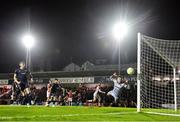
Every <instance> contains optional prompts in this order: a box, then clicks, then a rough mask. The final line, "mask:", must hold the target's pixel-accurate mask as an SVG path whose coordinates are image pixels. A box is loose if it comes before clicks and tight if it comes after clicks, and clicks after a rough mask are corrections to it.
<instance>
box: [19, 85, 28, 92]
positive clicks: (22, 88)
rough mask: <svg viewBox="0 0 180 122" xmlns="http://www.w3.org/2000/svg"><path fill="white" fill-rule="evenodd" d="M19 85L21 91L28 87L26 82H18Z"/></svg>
mask: <svg viewBox="0 0 180 122" xmlns="http://www.w3.org/2000/svg"><path fill="white" fill-rule="evenodd" d="M19 86H20V89H21V91H24V90H25V89H26V88H29V85H28V83H20V84H19Z"/></svg>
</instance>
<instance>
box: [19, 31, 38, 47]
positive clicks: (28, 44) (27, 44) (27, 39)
mask: <svg viewBox="0 0 180 122" xmlns="http://www.w3.org/2000/svg"><path fill="white" fill-rule="evenodd" d="M22 41H23V44H24V45H25V47H26V48H28V49H30V48H32V46H33V45H34V41H35V40H34V38H33V36H31V35H29V34H28V35H25V36H24V37H23V39H22Z"/></svg>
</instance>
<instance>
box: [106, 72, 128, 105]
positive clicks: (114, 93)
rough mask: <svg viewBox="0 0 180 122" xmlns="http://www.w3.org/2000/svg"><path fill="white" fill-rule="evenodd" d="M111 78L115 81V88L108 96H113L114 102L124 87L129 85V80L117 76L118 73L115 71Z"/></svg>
mask: <svg viewBox="0 0 180 122" xmlns="http://www.w3.org/2000/svg"><path fill="white" fill-rule="evenodd" d="M110 79H111V80H112V81H113V82H114V88H113V90H111V91H109V92H108V93H107V96H112V97H113V98H114V102H115V103H117V100H118V98H119V95H120V93H121V90H122V88H124V87H127V83H128V81H127V80H124V79H122V78H121V77H120V76H117V75H116V73H114V74H113V75H112V76H111V77H110Z"/></svg>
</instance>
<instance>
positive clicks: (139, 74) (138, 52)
mask: <svg viewBox="0 0 180 122" xmlns="http://www.w3.org/2000/svg"><path fill="white" fill-rule="evenodd" d="M141 36H142V35H141V33H138V34H137V112H141V38H142V37H141ZM171 66H172V65H171ZM172 68H173V83H174V84H173V85H174V87H173V88H174V111H177V89H176V88H177V86H176V67H175V66H172Z"/></svg>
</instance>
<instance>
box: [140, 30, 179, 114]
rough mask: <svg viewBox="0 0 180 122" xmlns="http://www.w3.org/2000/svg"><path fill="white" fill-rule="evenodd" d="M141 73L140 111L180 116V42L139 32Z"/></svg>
mask: <svg viewBox="0 0 180 122" xmlns="http://www.w3.org/2000/svg"><path fill="white" fill-rule="evenodd" d="M137 70H138V71H137V72H138V78H137V79H138V80H137V88H138V89H137V90H138V91H137V111H138V112H140V111H143V112H149V113H150V112H154V113H164V114H179V115H180V112H179V111H178V108H180V40H163V39H156V38H152V37H148V36H145V35H141V34H140V33H138V65H137Z"/></svg>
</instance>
